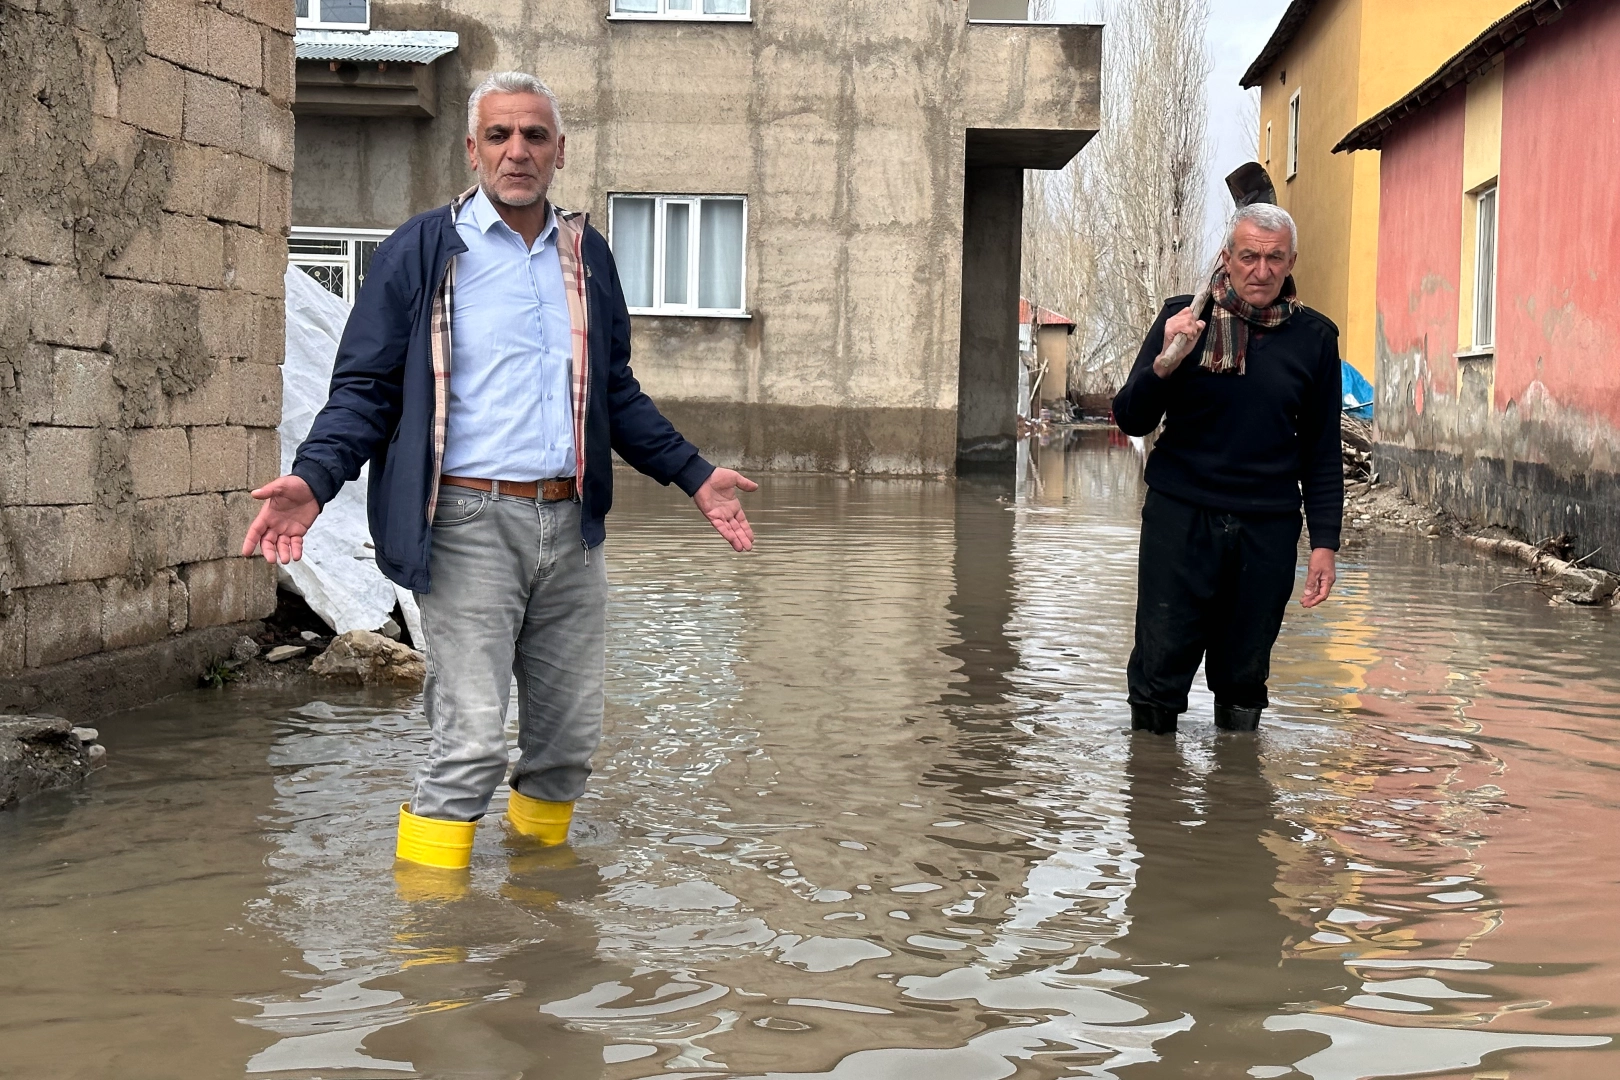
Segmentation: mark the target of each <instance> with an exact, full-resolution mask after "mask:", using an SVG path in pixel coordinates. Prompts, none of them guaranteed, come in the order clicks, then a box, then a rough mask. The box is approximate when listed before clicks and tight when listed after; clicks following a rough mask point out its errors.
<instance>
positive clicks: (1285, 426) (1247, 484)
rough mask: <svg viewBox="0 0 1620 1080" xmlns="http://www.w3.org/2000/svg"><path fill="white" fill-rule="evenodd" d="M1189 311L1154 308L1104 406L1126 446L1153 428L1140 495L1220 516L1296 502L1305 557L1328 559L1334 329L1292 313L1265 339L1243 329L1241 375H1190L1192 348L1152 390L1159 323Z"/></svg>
mask: <svg viewBox="0 0 1620 1080" xmlns="http://www.w3.org/2000/svg"><path fill="white" fill-rule="evenodd" d="M1190 303H1192V297H1190V296H1175V297H1171V298H1170V299H1169V300H1167V301H1166V302H1165V305H1164V310H1163V311H1161V312H1159V318H1158V319H1157V321H1155V322H1154V324H1153V329H1152V330H1150V331H1149V332H1148V336H1147V340H1146V341H1145V342H1143V343H1142V351H1141V353H1140V354H1138V355H1137V357H1136V364H1135V366H1134V367H1132V368H1131V375H1130V378H1128V379H1126V380H1125V385H1124V387H1123V388H1121V390H1120V392H1119V394H1118V395H1116V396H1115V398H1114V421H1115V422H1116V423H1117V424H1119V429H1120V430H1121V431H1123V432H1124V433H1125V434H1127V435H1147V434H1148V433H1150V432H1151V431H1153V429H1154V428H1156V427H1158V426H1159V421H1160V419H1161V418H1162V419H1163V420H1164V431H1163V433H1162V434H1160V436H1159V439H1158V442H1157V443H1156V444H1155V445H1154V447H1153V452H1152V453H1151V454H1149V455H1148V463H1147V483H1148V486H1149V487H1150V488H1153V489H1154V490H1155V491H1159V492H1162V493H1164V494H1166V495H1169V496H1171V497H1173V498H1177V499H1181V500H1182V501H1184V502H1189V503H1193V504H1194V505H1196V506H1203V507H1208V508H1210V509H1212V510H1222V511H1226V512H1228V513H1250V514H1265V513H1291V512H1294V511H1297V510H1298V509H1299V508H1300V505H1301V502H1302V501H1303V504H1304V507H1305V521H1306V524H1307V525H1308V526H1309V528H1310V536H1311V547H1313V548H1333V549H1334V550H1338V547H1339V526H1340V523H1341V520H1342V518H1343V516H1344V467H1343V464H1342V463H1341V460H1340V449H1339V409H1340V405H1341V390H1340V387H1339V328H1338V327H1336V326H1334V325H1333V322H1332V320H1330V319H1328V318H1327V317H1326V316H1324V315H1322V314H1320V313H1318V312H1315V311H1312V310H1311V309H1310V308H1307V307H1302V308H1300V309H1299V311H1297V312H1295V313H1294V316H1293V317H1292V318H1291V319H1289V320H1288V321H1287V322H1286V323H1284V324H1283V325H1282V326H1280V327H1278V328H1277V329H1275V330H1266V331H1256V330H1255V329H1254V328H1253V327H1250V334H1249V349H1248V359H1247V371H1246V373H1245V374H1243V375H1237V374H1222V375H1217V374H1215V373H1214V372H1212V371H1209V370H1207V369H1205V368H1204V367H1203V366H1202V365H1200V364H1199V362H1198V361H1199V358H1200V357H1201V356H1202V355H1203V338H1202V337H1200V338H1199V339H1198V344H1197V345H1195V346H1194V347H1193V350H1192V352H1191V353H1189V354H1188V355H1187V357H1186V359H1184V360H1182V362H1181V366H1180V367H1178V368H1176V370H1175V371H1174V372H1172V373H1171V375H1170V377H1169V378H1168V379H1161V378H1160V377H1159V376H1158V375H1156V374H1154V372H1153V361H1154V358H1155V357H1157V356H1158V355H1159V353H1161V352H1163V351H1164V324H1165V321H1166V320H1168V319H1169V318H1170V316H1172V315H1174V314H1175V313H1176V312H1178V311H1181V310H1182V309H1184V308H1185V307H1186V306H1187V305H1188V304H1190ZM1207 317H1208V316H1207V313H1206V318H1207Z"/></svg>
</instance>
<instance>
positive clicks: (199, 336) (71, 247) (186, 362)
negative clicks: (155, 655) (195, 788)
mask: <svg viewBox="0 0 1620 1080" xmlns="http://www.w3.org/2000/svg"><path fill="white" fill-rule="evenodd" d="M292 30H293V5H292V4H291V3H290V2H287V0H0V175H3V176H4V183H3V184H0V679H4V680H7V681H9V682H11V683H15V682H16V681H17V680H18V679H19V678H24V679H26V678H28V677H32V676H34V675H36V674H38V673H39V672H40V671H41V670H48V669H50V668H51V666H52V665H57V664H61V663H62V662H64V661H71V660H74V659H75V658H78V657H84V656H87V655H88V654H93V653H99V652H103V651H107V650H115V649H122V648H128V647H131V646H141V645H150V644H151V643H154V642H161V641H163V640H164V639H168V638H171V637H173V636H176V635H187V634H188V633H189V634H191V635H192V636H195V635H196V632H198V631H202V630H205V629H206V628H210V627H220V626H226V625H228V624H232V623H238V622H243V621H246V620H251V619H255V618H260V617H262V616H264V615H266V614H268V613H269V612H270V611H271V610H272V609H273V608H274V606H275V574H274V571H273V569H272V568H270V567H268V566H267V565H266V564H265V563H263V562H262V561H261V560H248V559H242V558H240V557H238V556H237V554H236V552H237V550H238V545H240V543H241V538H242V534H243V532H244V530H245V529H246V528H247V525H248V522H249V521H250V520H251V519H252V516H253V514H254V512H255V504H254V501H253V499H252V498H251V497H250V496H249V494H248V491H249V490H250V489H251V488H253V487H254V486H256V485H258V484H262V483H264V482H265V481H267V480H269V479H271V478H273V477H274V476H276V474H277V473H278V471H279V465H280V457H279V451H278V447H277V441H276V431H275V427H276V424H277V423H278V421H279V420H280V415H281V370H280V367H279V365H280V363H281V359H282V348H283V339H284V331H283V311H282V273H283V271H284V269H285V266H286V232H287V223H288V218H289V213H290V204H291V193H292V158H293V122H292V113H291V111H290V99H291V97H292V91H293V46H292ZM216 633H217V632H216Z"/></svg>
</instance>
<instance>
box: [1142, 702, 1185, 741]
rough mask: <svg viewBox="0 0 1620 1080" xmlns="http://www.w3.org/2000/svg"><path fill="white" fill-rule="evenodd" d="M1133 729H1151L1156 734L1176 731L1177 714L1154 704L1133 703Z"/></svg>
mask: <svg viewBox="0 0 1620 1080" xmlns="http://www.w3.org/2000/svg"><path fill="white" fill-rule="evenodd" d="M1131 730H1132V731H1151V732H1153V734H1155V735H1174V734H1175V733H1176V714H1175V713H1173V712H1171V711H1170V710H1169V709H1161V708H1158V707H1157V706H1154V705H1138V704H1136V703H1135V702H1132V703H1131Z"/></svg>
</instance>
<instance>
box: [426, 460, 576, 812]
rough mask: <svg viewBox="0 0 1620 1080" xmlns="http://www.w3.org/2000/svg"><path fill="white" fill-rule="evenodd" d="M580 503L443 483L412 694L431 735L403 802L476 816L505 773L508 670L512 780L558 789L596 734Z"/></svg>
mask: <svg viewBox="0 0 1620 1080" xmlns="http://www.w3.org/2000/svg"><path fill="white" fill-rule="evenodd" d="M579 514H580V508H579V504H578V503H575V502H549V503H548V502H537V501H536V500H533V499H520V498H518V497H516V496H511V495H500V496H492V495H490V494H489V493H488V492H482V491H473V490H471V489H469V488H460V487H449V486H446V487H443V488H441V489H440V491H439V502H438V506H437V508H436V509H435V512H434V515H433V558H432V563H431V573H432V575H433V591H432V592H431V593H418V594H417V595H416V602H417V604H418V605H419V606H420V607H421V609H422V631H423V636H424V637H426V638H427V641H426V643H425V644H426V646H427V648H426V652H427V682H426V684H425V685H424V687H423V696H424V699H425V702H426V707H427V717H428V724H429V726H430V727H431V728H432V731H433V743H432V748H431V750H430V752H429V753H430V757H429V759H428V763H427V765H426V766H425V767H424V768H423V769H422V771H421V773H420V774H419V775H418V777H417V781H416V794H415V798H413V799H412V800H411V812H412V813H414V814H417V815H419V816H421V817H429V818H439V819H441V820H448V821H475V820H477V819H478V818H479V817H480V816H482V815H483V813H484V811H485V810H487V809H488V808H489V800H490V796H492V795H493V794H494V793H495V788H496V787H497V786H499V784H500V782H501V779H502V778H503V777H504V776H505V774H506V765H507V744H506V706H507V702H508V700H510V696H511V689H512V679H513V676H516V677H517V696H518V751H519V757H518V762H517V765H516V766H515V767H514V768H513V769H512V787H513V788H514V789H516V790H517V791H520V792H522V793H523V794H524V795H527V796H529V797H530V798H533V799H545V800H547V801H548V802H570V801H572V800H574V799H577V798H579V796H580V794H581V793H582V792H583V791H584V790H585V780H586V778H587V777H588V776H590V774H591V754H592V753H594V752H595V750H596V747H597V744H598V743H600V742H601V739H602V694H603V681H604V677H605V668H606V662H607V661H606V654H607V567H606V565H605V563H604V561H603V558H602V549H601V548H600V547H598V548H596V549H594V550H592V551H591V552H590V553H589V554H587V553H586V551H585V550H584V548H582V547H581V546H580V535H579Z"/></svg>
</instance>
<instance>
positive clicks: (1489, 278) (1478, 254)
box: [1474, 185, 1496, 349]
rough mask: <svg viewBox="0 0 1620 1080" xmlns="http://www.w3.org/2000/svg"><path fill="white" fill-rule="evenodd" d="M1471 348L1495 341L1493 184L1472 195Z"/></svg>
mask: <svg viewBox="0 0 1620 1080" xmlns="http://www.w3.org/2000/svg"><path fill="white" fill-rule="evenodd" d="M1474 205H1475V212H1476V213H1477V214H1478V217H1477V218H1476V220H1475V226H1474V348H1476V349H1489V348H1491V347H1492V346H1494V345H1495V344H1496V187H1495V186H1494V185H1493V186H1491V187H1488V188H1486V189H1485V190H1484V191H1481V192H1480V193H1479V194H1478V195H1476V196H1475V197H1474Z"/></svg>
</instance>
